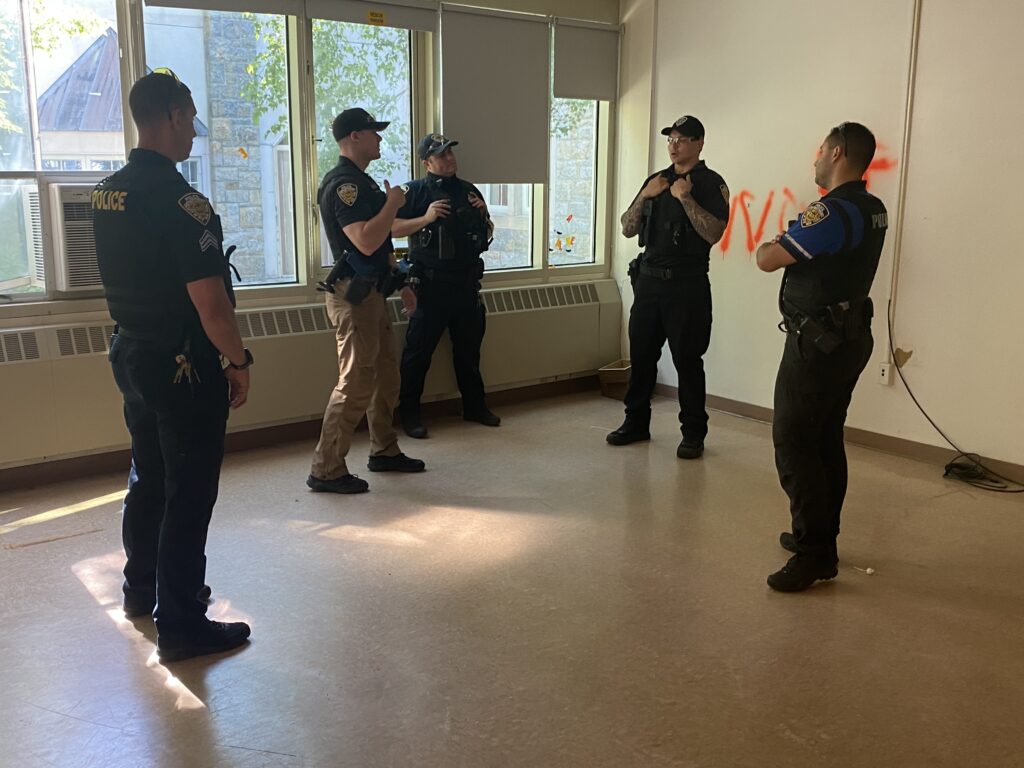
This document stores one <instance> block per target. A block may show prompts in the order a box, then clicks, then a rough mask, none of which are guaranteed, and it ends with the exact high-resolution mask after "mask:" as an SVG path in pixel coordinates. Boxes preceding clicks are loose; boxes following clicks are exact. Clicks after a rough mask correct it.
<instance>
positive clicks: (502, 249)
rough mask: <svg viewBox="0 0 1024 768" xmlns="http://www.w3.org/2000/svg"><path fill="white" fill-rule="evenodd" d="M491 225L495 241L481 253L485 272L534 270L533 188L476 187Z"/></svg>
mask: <svg viewBox="0 0 1024 768" xmlns="http://www.w3.org/2000/svg"><path fill="white" fill-rule="evenodd" d="M477 186H478V187H479V188H480V191H481V192H483V194H484V200H485V201H486V203H487V210H488V212H489V213H490V214H491V221H492V222H494V240H493V241H492V242H491V247H490V248H488V249H487V250H486V251H484V253H483V254H482V255H483V259H484V269H485V270H494V269H524V268H528V267H531V266H533V187H532V185H530V184H478V185H477Z"/></svg>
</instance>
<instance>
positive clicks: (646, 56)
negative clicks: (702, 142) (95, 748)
mask: <svg viewBox="0 0 1024 768" xmlns="http://www.w3.org/2000/svg"><path fill="white" fill-rule="evenodd" d="M656 9H657V0H622V16H621V19H620V21H621V23H622V25H623V37H622V42H621V48H620V52H619V101H618V105H617V112H616V121H615V123H616V141H615V145H616V152H615V191H614V194H613V195H612V199H613V201H614V202H613V204H612V205H611V211H610V215H611V216H612V217H613V218H614V219H615V221H614V222H613V224H612V231H613V232H614V233H615V236H614V237H613V238H612V264H611V267H612V275H611V276H612V278H613V279H614V280H615V281H616V283H618V285H619V289H620V290H621V292H622V304H623V308H624V309H625V307H628V306H630V305H631V304H632V302H633V289H632V288H631V287H630V284H629V279H628V277H627V275H626V269H627V267H628V265H629V262H630V260H631V259H633V258H634V257H635V256H636V254H637V244H636V240H635V239H633V240H627V239H626V238H624V237H622V235H621V229H620V227H619V224H618V219H619V216H620V215H621V214H622V212H623V211H625V210H626V208H628V207H629V204H630V203H631V202H632V201H633V197H634V196H635V195H636V193H637V189H638V188H639V186H640V184H641V183H642V182H643V180H644V179H645V178H646V176H647V167H648V158H649V156H650V152H651V139H652V133H653V130H652V125H651V111H652V101H651V99H652V74H653V67H654V61H655V58H656V52H655V40H654V23H655V20H656V15H657V14H656ZM626 331H627V318H625V317H624V318H623V324H622V349H623V354H624V355H628V354H629V341H628V338H627V333H626Z"/></svg>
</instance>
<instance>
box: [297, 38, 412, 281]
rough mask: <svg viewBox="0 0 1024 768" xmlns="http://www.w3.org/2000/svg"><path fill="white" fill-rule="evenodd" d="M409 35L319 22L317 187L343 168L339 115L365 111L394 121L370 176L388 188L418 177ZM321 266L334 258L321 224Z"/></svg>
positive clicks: (315, 63)
mask: <svg viewBox="0 0 1024 768" xmlns="http://www.w3.org/2000/svg"><path fill="white" fill-rule="evenodd" d="M409 61H410V43H409V32H408V31H407V30H404V29H392V28H390V27H372V26H367V25H365V24H351V23H348V22H342V21H328V20H325V19H313V87H314V89H315V93H314V127H315V131H316V135H317V156H316V160H317V168H316V179H315V181H314V183H315V185H316V186H319V184H320V180H321V179H322V178H323V177H324V174H325V173H327V171H329V170H330V169H331V168H333V167H334V166H335V165H337V163H338V144H337V142H336V141H335V140H334V136H333V134H332V133H331V123H332V122H333V121H334V118H335V117H336V116H337V114H338V113H339V112H341V111H342V110H345V109H349V108H350V107H362V108H363V109H365V110H366V111H367V112H369V113H370V114H371V115H373V116H374V117H375V118H376V119H377V120H381V121H390V122H391V125H389V126H388V127H387V128H386V129H385V130H383V131H381V136H382V137H383V141H382V142H381V147H380V159H379V160H374V161H373V162H372V163H370V165H369V167H368V168H367V169H366V172H367V173H368V174H370V176H371V177H373V180H374V181H376V182H377V183H378V184H380V185H381V186H383V183H384V180H385V179H387V181H388V183H389V184H392V185H395V184H404V183H405V182H407V181H409V180H410V179H411V178H412V177H413V174H412V167H411V158H412V145H413V137H412V101H411V98H412V96H411V94H412V87H411V74H410V69H409ZM320 260H321V263H322V264H323V265H324V266H326V265H328V264H331V263H333V261H334V256H333V255H332V254H331V248H330V246H329V245H328V243H327V239H326V236H325V235H324V232H323V225H322V224H321V232H320Z"/></svg>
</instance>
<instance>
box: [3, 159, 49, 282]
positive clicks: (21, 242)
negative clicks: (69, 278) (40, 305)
mask: <svg viewBox="0 0 1024 768" xmlns="http://www.w3.org/2000/svg"><path fill="white" fill-rule="evenodd" d="M0 232H3V233H4V236H3V238H2V239H0V295H2V296H13V295H17V294H39V293H42V292H43V291H45V290H46V273H45V269H44V265H43V227H42V221H41V217H40V211H39V191H38V188H37V186H36V182H35V180H33V179H0Z"/></svg>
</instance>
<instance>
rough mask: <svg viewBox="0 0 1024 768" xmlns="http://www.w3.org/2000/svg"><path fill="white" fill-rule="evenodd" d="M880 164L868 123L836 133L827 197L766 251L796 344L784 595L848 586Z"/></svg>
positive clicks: (780, 419) (828, 140) (879, 215)
mask: <svg viewBox="0 0 1024 768" xmlns="http://www.w3.org/2000/svg"><path fill="white" fill-rule="evenodd" d="M874 155H875V137H874V135H873V134H872V133H871V131H869V130H868V129H867V128H866V127H865V126H863V125H861V124H860V123H842V124H840V125H837V126H836V127H835V128H833V129H832V130H831V131H829V133H828V135H827V136H826V137H825V140H824V141H822V143H821V147H820V149H819V150H818V156H817V159H816V160H815V161H814V182H815V184H817V185H818V186H819V187H821V188H822V189H825V190H827V191H826V194H825V195H824V197H822V198H821V199H820V200H817V201H815V202H813V203H811V204H810V205H809V206H807V209H806V210H805V211H804V212H803V213H802V214H801V215H800V217H799V218H798V219H796V220H795V221H792V222H790V225H789V228H788V229H787V230H786V231H785V232H784V233H782V234H780V235H779V236H778V237H776V238H774V239H773V240H771V241H769V242H766V243H762V244H761V246H760V247H759V248H758V249H757V265H758V267H760V268H761V269H762V270H764V271H765V272H774V271H776V270H778V269H785V273H784V274H783V277H782V283H781V286H780V288H779V309H780V310H781V312H782V318H783V319H782V324H781V327H782V328H783V329H784V330H785V331H786V341H785V346H784V347H783V352H782V360H781V362H780V363H779V372H778V375H777V376H776V379H775V402H774V418H773V420H772V441H773V443H774V445H775V466H776V468H777V469H778V474H779V482H780V484H781V485H782V488H783V490H784V491H785V492H786V495H787V496H789V501H790V505H789V506H790V515H791V517H792V530H791V531H784V532H783V533H782V534H781V536H780V537H779V543H780V544H781V545H782V547H783V549H786V550H787V551H789V552H791V553H793V556H792V557H791V558H790V559H789V561H788V562H787V563H786V564H785V565H784V566H783V567H782V568H781V569H779V570H778V571H776V572H774V573H772V574H771V575H770V576H769V577H768V586H770V587H771V588H772V589H775V590H777V591H780V592H799V591H802V590H805V589H807V588H808V587H810V586H811V585H812V584H814V582H815V581H818V580H827V579H832V578H834V577H835V576H836V575H837V574H838V570H837V567H836V566H837V563H838V562H839V553H838V542H837V539H838V536H839V520H840V514H841V512H842V508H843V502H844V500H845V497H846V484H847V469H846V447H845V443H844V441H843V427H844V425H845V423H846V412H847V409H848V408H849V405H850V401H851V398H852V397H853V389H854V387H855V386H856V384H857V379H858V378H859V377H860V374H861V372H862V371H863V370H864V367H865V366H866V365H867V362H868V360H869V359H870V357H871V349H872V347H873V345H874V341H873V339H872V336H871V318H872V316H873V314H874V309H873V306H872V303H871V298H870V296H869V294H870V292H871V283H872V282H873V281H874V278H875V272H876V270H877V269H878V262H879V259H880V257H881V253H882V245H883V244H884V243H885V233H886V229H887V228H888V225H889V222H888V214H887V213H886V210H885V205H884V204H883V203H882V201H881V200H879V199H878V198H877V197H875V196H874V195H872V194H871V193H870V192H868V191H867V184H866V183H865V182H864V179H863V177H864V173H865V171H867V169H868V166H869V165H870V164H871V160H872V158H873V157H874Z"/></svg>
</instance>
